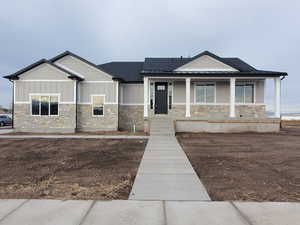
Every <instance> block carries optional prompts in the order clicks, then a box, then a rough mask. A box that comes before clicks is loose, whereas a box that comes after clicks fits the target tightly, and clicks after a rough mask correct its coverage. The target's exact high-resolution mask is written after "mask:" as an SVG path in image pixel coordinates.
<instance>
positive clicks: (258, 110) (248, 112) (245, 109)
mask: <svg viewBox="0 0 300 225" xmlns="http://www.w3.org/2000/svg"><path fill="white" fill-rule="evenodd" d="M235 115H236V117H239V118H266V117H267V114H266V106H265V105H237V106H236V108H235Z"/></svg>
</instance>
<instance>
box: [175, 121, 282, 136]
mask: <svg viewBox="0 0 300 225" xmlns="http://www.w3.org/2000/svg"><path fill="white" fill-rule="evenodd" d="M279 131H280V120H271V119H259V120H251V119H246V120H243V119H235V120H208V121H203V120H178V121H176V132H197V133H198V132H205V133H241V132H258V133H259V132H263V133H265V132H279Z"/></svg>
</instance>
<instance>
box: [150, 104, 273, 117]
mask: <svg viewBox="0 0 300 225" xmlns="http://www.w3.org/2000/svg"><path fill="white" fill-rule="evenodd" d="M235 110H236V118H266V117H267V116H266V106H265V105H236V106H235ZM229 111H230V106H229V105H191V117H190V118H197V119H201V118H202V119H226V118H229ZM155 116H158V115H155V114H154V110H152V109H149V117H150V118H151V117H155ZM159 116H162V117H168V118H172V119H184V118H186V117H185V105H184V104H183V105H172V109H169V112H168V114H166V115H159Z"/></svg>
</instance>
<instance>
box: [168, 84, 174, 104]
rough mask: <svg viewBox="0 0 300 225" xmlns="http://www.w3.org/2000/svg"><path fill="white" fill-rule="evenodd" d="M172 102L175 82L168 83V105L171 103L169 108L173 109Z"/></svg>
mask: <svg viewBox="0 0 300 225" xmlns="http://www.w3.org/2000/svg"><path fill="white" fill-rule="evenodd" d="M172 102H173V82H169V85H168V105H169V109H172Z"/></svg>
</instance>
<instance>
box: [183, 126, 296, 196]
mask: <svg viewBox="0 0 300 225" xmlns="http://www.w3.org/2000/svg"><path fill="white" fill-rule="evenodd" d="M178 140H179V141H180V143H181V145H182V146H183V149H184V150H185V152H186V154H187V156H188V158H189V160H190V161H191V163H192V165H193V167H194V169H195V171H196V172H197V174H198V176H199V177H200V179H201V181H202V182H203V183H204V185H205V187H206V188H207V191H208V193H209V195H210V197H211V198H212V199H213V200H216V201H223V200H237V201H283V202H285V201H291V202H296V201H300V128H299V127H294V128H285V129H282V131H281V132H280V133H277V134H275V133H273V134H270V133H269V134H262V133H241V134H207V133H206V134H205V133H201V134H187V133H181V134H178Z"/></svg>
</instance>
